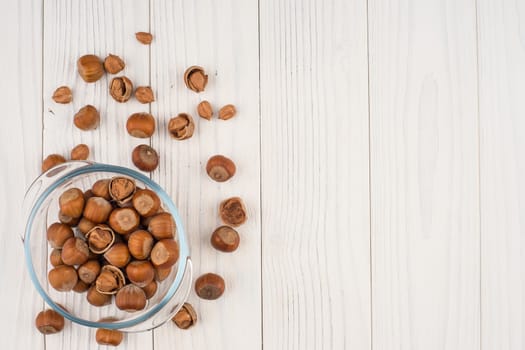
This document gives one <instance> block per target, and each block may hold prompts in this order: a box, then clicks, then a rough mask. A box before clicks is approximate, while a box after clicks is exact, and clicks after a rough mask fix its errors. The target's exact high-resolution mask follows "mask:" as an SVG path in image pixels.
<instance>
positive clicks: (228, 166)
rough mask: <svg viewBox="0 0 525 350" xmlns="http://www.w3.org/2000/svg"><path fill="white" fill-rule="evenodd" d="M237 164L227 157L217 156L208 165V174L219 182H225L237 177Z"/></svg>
mask: <svg viewBox="0 0 525 350" xmlns="http://www.w3.org/2000/svg"><path fill="white" fill-rule="evenodd" d="M235 170H236V168H235V163H233V161H232V160H231V159H229V158H226V157H225V156H221V155H216V156H213V157H211V158H210V159H209V160H208V163H207V164H206V172H207V173H208V175H209V177H211V178H212V179H213V180H215V181H217V182H224V181H227V180H229V179H230V178H231V177H232V176H233V175H235Z"/></svg>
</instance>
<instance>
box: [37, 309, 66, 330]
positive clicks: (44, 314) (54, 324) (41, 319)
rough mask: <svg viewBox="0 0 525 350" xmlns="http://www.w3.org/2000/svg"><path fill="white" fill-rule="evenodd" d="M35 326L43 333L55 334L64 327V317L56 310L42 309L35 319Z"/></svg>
mask: <svg viewBox="0 0 525 350" xmlns="http://www.w3.org/2000/svg"><path fill="white" fill-rule="evenodd" d="M35 326H36V328H37V329H38V331H39V332H40V333H42V334H54V333H58V332H60V331H61V330H62V329H64V317H63V316H62V315H61V314H59V313H58V312H56V311H55V310H51V309H47V310H44V311H41V312H40V313H39V314H38V315H37V316H36V319H35Z"/></svg>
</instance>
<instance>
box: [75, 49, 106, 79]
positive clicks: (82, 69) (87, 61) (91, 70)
mask: <svg viewBox="0 0 525 350" xmlns="http://www.w3.org/2000/svg"><path fill="white" fill-rule="evenodd" d="M77 69H78V74H80V76H81V77H82V79H84V81H85V82H86V83H93V82H95V81H97V80H99V79H100V78H102V75H104V67H103V65H102V62H101V61H100V59H99V58H98V57H97V56H95V55H84V56H82V57H80V58H79V59H78V61H77Z"/></svg>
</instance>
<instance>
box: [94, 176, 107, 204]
mask: <svg viewBox="0 0 525 350" xmlns="http://www.w3.org/2000/svg"><path fill="white" fill-rule="evenodd" d="M110 181H111V179H100V180H97V181H95V183H94V184H93V186H91V191H92V192H93V196H96V197H102V198H104V199H106V200H108V201H109V200H110V199H111V196H110V195H109V182H110Z"/></svg>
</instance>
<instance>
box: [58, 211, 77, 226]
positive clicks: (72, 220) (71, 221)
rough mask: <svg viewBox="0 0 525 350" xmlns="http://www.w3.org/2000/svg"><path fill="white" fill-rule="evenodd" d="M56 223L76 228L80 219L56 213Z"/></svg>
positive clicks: (60, 212)
mask: <svg viewBox="0 0 525 350" xmlns="http://www.w3.org/2000/svg"><path fill="white" fill-rule="evenodd" d="M58 221H60V222H61V223H63V224H66V225H69V226H76V225H77V224H78V222H79V221H80V217H78V218H74V217H71V216H67V215H65V214H64V213H62V211H59V212H58Z"/></svg>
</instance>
